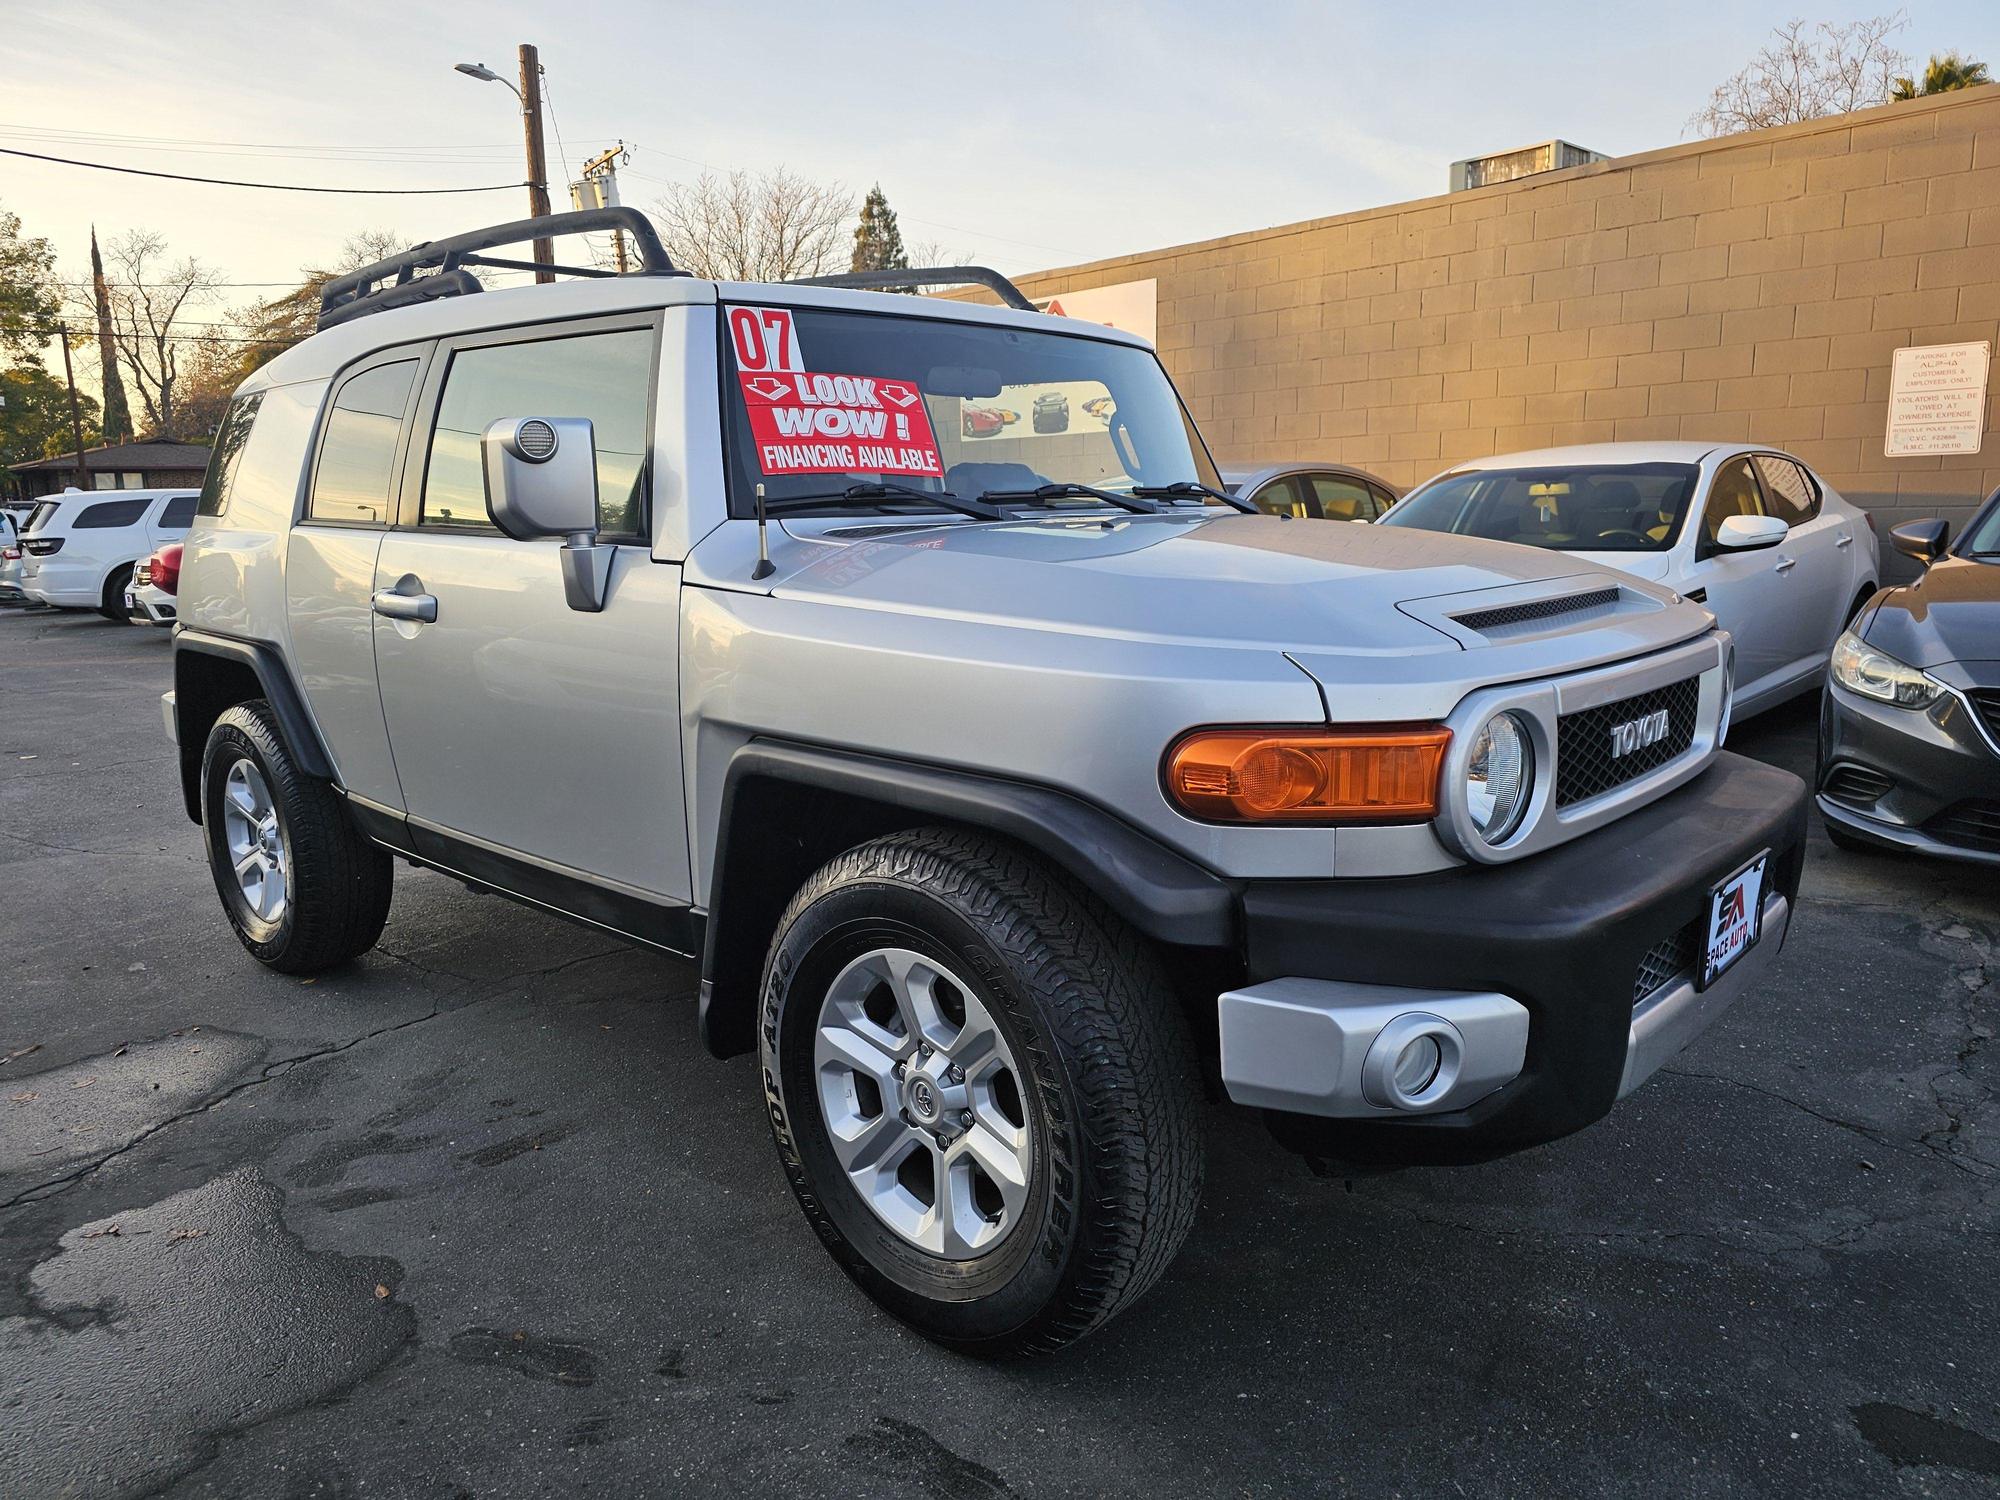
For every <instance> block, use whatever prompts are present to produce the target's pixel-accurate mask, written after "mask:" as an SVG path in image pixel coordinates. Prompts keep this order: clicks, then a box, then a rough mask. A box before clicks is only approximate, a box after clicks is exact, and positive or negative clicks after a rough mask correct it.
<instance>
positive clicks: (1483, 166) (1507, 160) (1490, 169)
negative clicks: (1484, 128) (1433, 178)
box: [1451, 141, 1611, 193]
mask: <svg viewBox="0 0 2000 1500" xmlns="http://www.w3.org/2000/svg"><path fill="white" fill-rule="evenodd" d="M1609 160H1611V158H1610V157H1608V156H1606V155H1605V154H1604V153H1603V152H1602V151H1592V150H1590V149H1588V148H1587V147H1584V146H1579V145H1577V144H1576V143H1575V142H1573V141H1543V142H1541V143H1540V144H1538V145H1534V146H1524V147H1523V148H1522V149H1521V150H1519V151H1503V152H1502V153H1500V155H1498V156H1475V157H1472V158H1471V159H1470V160H1467V161H1455V162H1453V163H1452V164H1451V190H1452V191H1453V192H1454V193H1462V192H1464V191H1465V190H1466V189H1467V188H1476V187H1491V186H1492V185H1493V184H1494V183H1496V182H1512V181H1514V180H1515V179H1516V178H1518V177H1533V176H1534V175H1535V174H1536V173H1537V172H1560V171H1561V170H1562V169H1563V168H1564V167H1580V166H1582V165H1583V164H1584V163H1586V162H1593V161H1609Z"/></svg>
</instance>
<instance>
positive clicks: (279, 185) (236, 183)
mask: <svg viewBox="0 0 2000 1500" xmlns="http://www.w3.org/2000/svg"><path fill="white" fill-rule="evenodd" d="M0 156H24V157H26V158H27V159H28V160H30V161H49V162H55V163H57V164H58V165H60V166H65V167H89V168H91V169H93V170H95V171H99V172H123V173H125V174H126V175H127V176H130V177H164V178H166V179H168V180H169V181H172V182H206V183H210V184H212V185H214V186H216V187H244V188H263V189H266V190H267V191H270V192H274V193H353V194H364V195H378V196H384V197H403V196H408V195H413V194H434V193H511V192H513V191H514V190H515V189H516V188H522V187H526V186H527V184H526V183H524V182H499V183H493V184H491V185H489V186H487V187H448V188H350V187H307V186H303V185H301V184H299V183H294V182H243V181H240V180H239V179H237V178H233V177H194V176H190V175H189V174H188V173H186V172H149V171H147V170H146V169H145V168H143V167H114V166H112V165H111V163H109V162H103V161H78V160H77V159H75V158H74V157H69V156H44V155H43V154H42V153H41V152H39V151H17V150H16V149H14V148H13V147H12V146H0Z"/></svg>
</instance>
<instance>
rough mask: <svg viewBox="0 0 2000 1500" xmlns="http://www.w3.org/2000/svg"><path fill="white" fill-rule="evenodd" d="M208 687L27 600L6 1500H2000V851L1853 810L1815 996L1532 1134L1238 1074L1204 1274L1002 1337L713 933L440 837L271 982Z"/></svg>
mask: <svg viewBox="0 0 2000 1500" xmlns="http://www.w3.org/2000/svg"><path fill="white" fill-rule="evenodd" d="M168 679H169V666H168V642H167V640H166V637H165V635H164V633H162V632H157V631H151V630H144V629H138V628H132V627H125V626H114V625H109V624H106V623H104V622H103V621H101V620H99V619H98V618H97V617H96V616H95V615H66V616H62V617H59V618H58V617H51V616H48V615H29V614H23V613H20V612H17V611H0V1059H4V1062H0V1265H4V1270H5V1275H4V1278H0V1492H4V1493H6V1494H8V1495H16V1494H18V1495H24V1496H25V1495H72V1494H73V1495H137V1494H166V1495H175V1496H196V1495H258V1496H263V1495H282V1496H312V1495H338V1496H346V1495H364V1494H365V1495H371V1496H372V1495H382V1496H410V1497H430V1496H436V1497H458V1496H500V1495H506V1496H516V1495H536V1494H567V1493H571V1492H575V1491H578V1490H583V1489H586V1488H588V1489H593V1490H597V1491H600V1492H608V1493H614V1494H672V1495H710V1494H714V1495H722V1494H730V1495H735V1494H742V1493H757V1492H770V1493H779V1494H826V1493H838V1494H857V1495H885V1496H927V1497H939V1500H955V1497H993V1496H1006V1495H1021V1496H1030V1495H1058V1494H1091V1495H1096V1494H1109V1495H1144V1496H1147V1497H1156V1496H1164V1495H1179V1494H1193V1495H1213V1494H1225V1493H1226V1494H1244V1495H1266V1494H1269V1495H1290V1494H1297V1493H1326V1494H1344V1493H1355V1494H1370V1495H1374V1494H1394V1493H1422V1494H1435V1493H1466V1494H1475V1493H1477V1494H1485V1495H1546V1494H1577V1493H1592V1494H1623V1493H1645V1494H1657V1493H1662V1492H1665V1493H1673V1494H1677V1495H1702V1496H1711V1495H1712V1496H1735V1495H1765V1494H1810V1495H1814V1496H1825V1495H1869V1496H1881V1495H1938V1496H1971V1495H1981V1496H1991V1495H1993V1494H1994V1493H1995V1492H1996V1490H2000V1243H1996V1240H1997V1239H2000V1099H1996V1092H1995V1090H1996V1084H2000V1067H1996V1056H2000V1049H1996V1047H1995V1045H1994V1043H1993V1041H1992V1037H1993V1032H1994V1027H1995V1023H1996V1014H1995V997H1996V995H2000V986H1995V985H1994V984H1993V983H1992V978H1993V975H1994V973H1995V966H1996V962H2000V960H1996V956H1995V949H1994V945H1995V941H1996V938H2000V882H1995V881H1994V880H1993V879H1992V877H1991V875H1990V873H1988V874H1983V875H1982V874H1981V873H1979V872H1977V871H1973V870H1969V869H1960V868H1957V867H1951V866H1945V865H1939V864H1928V863H1916V862H1907V861H1902V860H1897V859H1892V858H1876V857H1870V856H1857V855H1847V854H1842V853H1838V852H1836V851H1834V850H1833V849H1832V848H1831V846H1830V845H1828V844H1827V843H1826V842H1825V841H1824V838H1823V835H1821V834H1820V833H1819V831H1818V829H1817V827H1815V832H1814V841H1813V846H1812V850H1811V854H1810V857H1809V860H1808V863H1807V868H1806V878H1805V892H1804V897H1803V899H1802V901H1801V905H1800V910H1799V913H1798V916H1797V919H1796V923H1795V926H1794V928H1793V932H1792V936H1791V939H1790V941H1789V944H1788V946H1787V951H1786V953H1785V957H1784V962H1783V964H1782V966H1781V967H1780V969H1779V974H1778V979H1777V982H1776V983H1775V984H1774V985H1773V987H1772V988H1771V989H1770V990H1768V991H1767V992H1765V993H1762V994H1759V995H1756V996H1754V997H1752V998H1750V999H1748V1000H1746V1001H1745V1002H1744V1003H1742V1004H1741V1005H1739V1006H1738V1007H1737V1008H1736V1010H1735V1011H1733V1012H1732V1013H1731V1014H1730V1015H1729V1016H1727V1017H1726V1018H1725V1019H1724V1020H1723V1021H1722V1023H1721V1024H1719V1025H1718V1026H1717V1027H1716V1028H1715V1029H1713V1030H1712V1031H1710V1033H1709V1034H1708V1035H1706V1036H1705V1037H1703V1038H1702V1039H1701V1040H1700V1041H1699V1042H1698V1043H1697V1044H1696V1045H1695V1046H1694V1047H1693V1048H1691V1049H1690V1050H1689V1051H1688V1052H1687V1053H1685V1054H1684V1055H1683V1056H1682V1057H1681V1058H1679V1059H1678V1060H1677V1061H1676V1062H1675V1063H1673V1064H1672V1065H1670V1067H1669V1069H1668V1070H1667V1071H1666V1072H1664V1073H1663V1074H1661V1075H1659V1076H1658V1077H1656V1078H1655V1079H1654V1080H1653V1081H1652V1082H1650V1083H1649V1084H1648V1085H1647V1086H1646V1087H1645V1088H1643V1089H1642V1090H1640V1091H1639V1093H1638V1094H1636V1095H1635V1096H1634V1097H1633V1098H1632V1099H1631V1100H1629V1101H1628V1102H1627V1103H1626V1104H1625V1105H1624V1107H1622V1108H1621V1109H1619V1110H1618V1111H1616V1112H1615V1113H1614V1114H1613V1115H1612V1116H1611V1118H1609V1119H1608V1120H1606V1121H1605V1122H1603V1123H1602V1124H1600V1125H1598V1126H1597V1127H1596V1128H1594V1129H1592V1130H1590V1131H1587V1132H1585V1133H1583V1134H1582V1135H1580V1136H1576V1137H1573V1138H1571V1139H1570V1140H1567V1141H1562V1142H1559V1143H1557V1144H1555V1145H1553V1146H1549V1147H1545V1148H1542V1149H1541V1150H1538V1151H1535V1152H1532V1153H1529V1154H1526V1155H1523V1156H1519V1157H1515V1158H1512V1159H1510V1160H1508V1161H1503V1162H1498V1163H1494V1164H1492V1165H1489V1166H1483V1167H1472V1168H1457V1169H1451V1170H1437V1171H1410V1172H1405V1173H1401V1174H1396V1175H1390V1176H1381V1177H1369V1178H1358V1179H1353V1180H1347V1179H1343V1178H1340V1177H1321V1176H1316V1175H1314V1173H1313V1172H1312V1171H1311V1170H1310V1169H1309V1168H1308V1166H1307V1165H1306V1164H1305V1163H1303V1162H1302V1161H1300V1160H1298V1159H1297V1158H1294V1157H1291V1156H1289V1155H1287V1154H1285V1153H1283V1152H1281V1151H1279V1150H1278V1149H1277V1148H1275V1147H1274V1146H1272V1145H1271V1144H1269V1143H1268V1141H1267V1139H1266V1138H1265V1136H1264V1134H1263V1132H1262V1129H1261V1127H1260V1126H1258V1125H1257V1124H1256V1123H1255V1122H1254V1121H1251V1120H1249V1119H1247V1118H1245V1117H1242V1116H1240V1115H1236V1114H1233V1113H1231V1112H1229V1111H1227V1110H1225V1109H1223V1108H1221V1107H1216V1108H1212V1109H1211V1110H1210V1111H1209V1115H1208V1124H1209V1127H1210V1128H1209V1140H1210V1145H1209V1190H1208V1196H1207V1200H1206V1204H1205V1207H1204V1209H1203V1213H1202V1217H1201V1221H1200V1224H1199V1226H1198V1227H1197V1229H1196V1231H1195V1233H1194V1236H1193V1238H1192V1239H1191V1241H1190V1242H1189V1244H1188V1246H1187V1249H1186V1251H1185V1252H1184V1253H1183V1255H1182V1256H1181V1258H1180V1260H1179V1261H1178V1262H1177V1264H1176V1266H1175V1267H1174V1269H1173V1270H1172V1271H1171V1272H1170V1273H1169V1275H1168V1277H1167V1279H1166V1280H1165V1282H1164V1283H1163V1284H1162V1285H1161V1286H1160V1287H1159V1288H1158V1289H1156V1290H1155V1291H1154V1292H1153V1294H1152V1295H1151V1296H1150V1297H1148V1298H1147V1299H1146V1300H1145V1301H1144V1302H1143V1303H1142V1304H1141V1305H1139V1306H1138V1307H1137V1308H1136V1309H1134V1310H1133V1311H1132V1312H1131V1313H1129V1314H1128V1315H1126V1316H1125V1317H1123V1318H1121V1319H1120V1320H1119V1321H1117V1322H1116V1323H1114V1324H1112V1325H1111V1326H1110V1327H1109V1328H1107V1329H1105V1330H1104V1331H1102V1332H1101V1333H1100V1334H1098V1335H1097V1336H1096V1337H1094V1338H1093V1339H1091V1340H1090V1341H1088V1342H1087V1343H1085V1344H1084V1345H1082V1346H1080V1347H1078V1348H1077V1349H1075V1350H1073V1351H1071V1352H1070V1353H1069V1354H1067V1355H1065V1356H1063V1357H1059V1358H1057V1359H1054V1360H1049V1361H1044V1362H1041V1363H1036V1364H1025V1365H1022V1364H1013V1365H982V1364H977V1363H971V1362H968V1361H966V1360H963V1359H960V1358H957V1357H955V1356H952V1355H949V1354H945V1353H942V1352H940V1351H938V1350H936V1349H934V1348H932V1347H930V1346H928V1345H927V1344H925V1343H923V1342H922V1341H921V1340H919V1339H917V1338H915V1337H913V1336H912V1335H910V1334H909V1333H907V1332H905V1331H904V1330H902V1329H901V1328H900V1327H899V1326H897V1325H895V1324H893V1323H892V1322H890V1321H888V1320H887V1319H886V1318H884V1317H882V1316H880V1315H878V1314H877V1313H876V1312H874V1311H873V1309H872V1308H871V1306H870V1305H869V1304H868V1303H867V1302H865V1301H864V1300H863V1299H862V1298H861V1297H860V1296H859V1295H858V1294H857V1293H856V1292H855V1291H854V1290H853V1289H852V1288H851V1287H850V1286H849V1285H848V1283H847V1282H846V1281H845V1279H844V1278H842V1277H841V1276H840V1275H839V1273H838V1272H837V1271H836V1270H835V1269H834V1267H833V1265H832V1263H831V1262H830V1261H829V1260H828V1259H827V1257H826V1256H825V1255H824V1254H823V1253H822V1252H821V1250H820V1249H819V1247H818V1245H817V1244H816V1243H815V1241H814V1239H813V1237H812V1235H811V1233H810V1231H809V1230H808V1229H807V1227H806V1225H805V1223H804V1221H803V1220H802V1218H801V1216H800V1215H799V1213H798V1211H797V1209H796V1207H795V1206H794V1204H793V1203H792V1200H791V1197H790V1194H789V1193H788V1192H787V1190H786V1188H785V1184H784V1181H783V1179H782V1176H781V1174H780V1172H779V1169H778V1166H777V1162H776V1159H775V1155H774V1153H773V1150H772V1148H771V1145H770V1141H769V1136H768V1132H767V1129H766V1126H765V1123H764V1119H763V1112H762V1106H761V1103H760V1100H759V1095H758V1090H757V1086H756V1077H755V1069H754V1065H753V1064H752V1063H751V1062H750V1061H749V1060H747V1059H742V1060H737V1061H734V1062H730V1063H718V1062H715V1061H713V1060H711V1059H710V1058H708V1057H707V1056H706V1055H705V1054H704V1053H703V1052H702V1050H701V1048H700V1046H699V1044H698V1043H697V1041H696V1038H695V1035H694V1015H693V1012H694V1003H693V994H694V989H695V975H694V972H693V971H692V969H690V968H689V967H688V966H686V965H683V964H679V963H676V962H672V961H669V960H667V959H664V958H661V957H658V956H655V955H651V954H646V953H641V952H638V951H635V950H631V949H626V948H622V947H618V946H616V945H614V944H612V943H611V942H609V941H608V940H607V939H605V938H604V937H603V936H601V935H597V934H593V933H590V932H587V931H584V930H582V929H578V928H574V927H571V926H567V925H565V924H563V923H560V922H557V921H555V920H553V919H549V918H545V917H543V916H541V915H539V914H536V913H533V912H529V911H527V910H525V909H523V908H520V907H516V906H514V905H511V904H509V903H506V902H502V901H499V900H494V899H482V898H478V897H474V896H472V895H469V894H468V893H466V892H465V891H464V890H463V889H462V888H460V887H458V886H457V885H455V884H453V883H452V882H450V881H448V880H445V879H443V878H441V877H439V876H436V875H433V874H430V873H427V872H418V871H412V870H409V869H407V868H403V869H399V870H398V872H397V882H398V884H397V896H396V904H395V909H394V913H393V915H392V916H391V918H390V922H389V928H388V931H387V933H386V935H385V937H384V939H383V943H382V946H381V948H380V949H379V950H378V951H377V952H375V953H374V954H372V955H370V956H369V957H368V958H367V959H365V960H364V961H363V962H361V963H359V964H357V965H355V966H353V967H352V968H350V969H348V970H346V971H343V972H341V973H338V974H335V975H329V976H326V977H324V978H322V979H320V980H318V981H317V982H300V981H299V980H296V979H287V978H284V977H281V976H278V975H274V974H269V973H266V972H265V971H263V970H262V969H260V968H259V967H258V966H257V965H256V964H255V963H253V962H252V961H251V960H250V959H249V958H248V956H247V955H245V954H244V953H243V952H242V950H241V949H240V948H239V947H238V946H237V944H236V941H235V940H234V938H233V937H231V935H230V932H229V929H228V927H227V926H226V924H225V923H224V921H223V918H222V914H221V912H220V910H219V908H218V905H217V902H216V898H215V894H214V890H213V887H212V886H211V884H210V882H209V877H208V874H207V872H206V870H205V869H204V867H203V865H202V862H201V853H200V844H199V840H198V837H197V835H196V832H195V830H194V829H193V827H192V826H191V825H190V824H188V822H187V821H186V819H185V817H184V816H183V814H182V812H181V809H180V800H179V791H178V787H177V785H176V778H175V771H174V762H173V759H172V756H171V753H170V751H169V749H168V747H167V745H166V744H165V742H164V740H163V739H162V737H161V732H160V716H159V710H158V704H157V699H158V694H159V693H160V692H161V691H162V690H164V688H165V687H166V686H167V685H168ZM1812 734H1813V710H1812V707H1811V705H1810V704H1802V705H1798V706H1795V707H1793V708H1789V709H1785V710H1781V711H1779V712H1777V713H1776V714H1773V715H1769V716H1766V718H1765V719H1764V720H1762V721H1759V722H1756V723H1754V724H1752V725H1749V726H1744V727H1743V728H1742V729H1741V730H1740V731H1739V734H1738V736H1737V740H1736V745H1735V748H1738V749H1742V750H1745V751H1747V752H1749V753H1751V754H1756V755H1760V756H1763V757H1765V758H1768V759H1771V760H1773V761H1776V762H1778V763H1780V764H1784V765H1787V766H1790V767H1792V768H1793V769H1795V770H1800V771H1803V770H1805V769H1806V767H1807V765H1808V763H1809V761H1810V758H1811V754H1812Z"/></svg>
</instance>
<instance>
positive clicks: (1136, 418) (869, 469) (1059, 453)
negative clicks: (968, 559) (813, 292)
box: [724, 307, 1217, 516]
mask: <svg viewBox="0 0 2000 1500" xmlns="http://www.w3.org/2000/svg"><path fill="white" fill-rule="evenodd" d="M725 318H726V324H725V327H726V330H727V334H728V338H727V355H726V359H727V362H728V365H729V371H728V375H727V378H726V380H725V387H726V389H725V391H724V407H725V410H726V412H727V426H728V434H729V460H730V464H729V468H730V508H731V511H732V513H733V514H735V515H739V516H748V515H752V514H754V513H755V510H756V502H755V498H754V497H755V492H756V486H757V485H759V484H762V485H763V486H764V493H765V497H766V500H767V502H768V503H769V504H770V505H772V506H774V507H775V506H782V505H784V504H785V503H786V502H788V501H791V502H803V501H805V500H807V499H808V498H812V499H820V498H824V499H826V501H827V504H828V505H829V507H846V508H858V509H867V510H877V509H881V510H926V509H934V508H937V507H933V506H931V505H929V504H927V503H926V502H925V501H924V500H923V499H922V498H921V497H920V496H913V495H909V494H905V493H896V494H891V495H883V494H880V493H877V494H873V495H870V496H868V497H866V498H853V499H843V496H842V492H843V491H844V490H845V489H846V488H847V487H848V486H850V485H855V484H875V483H884V484H887V485H889V486H893V487H894V488H895V489H896V490H898V491H901V490H903V489H904V488H905V487H908V488H910V489H915V490H920V491H928V492H930V493H936V492H938V491H940V490H946V491H949V492H951V493H952V494H954V495H957V496H959V497H961V498H963V499H968V500H971V499H976V498H978V497H979V496H980V495H982V494H986V493H988V492H1007V491H1023V490H1032V489H1035V488H1036V487H1038V486H1040V485H1045V484H1071V485H1076V484H1084V485H1091V486H1093V487H1096V488H1100V489H1105V490H1110V491H1114V492H1117V493H1120V494H1124V493H1126V492H1129V491H1130V490H1132V489H1133V488H1134V487H1136V486H1164V485H1169V484H1174V483H1177V482H1185V481H1193V482H1195V483H1198V484H1205V485H1214V484H1216V483H1217V476H1216V473H1215V468H1214V466H1213V464H1211V463H1210V461H1209V457H1208V453H1207V451H1206V450H1205V449H1204V448H1203V447H1202V445H1201V439H1200V438H1199V437H1198V436H1197V435H1196V433H1195V430H1194V426H1193V424H1192V423H1191V422H1190V421H1189V420H1188V418H1187V414H1186V413H1185V412H1184V411H1183V410H1182V409H1181V404H1180V399H1179V397H1178V396H1176V395H1175V394H1174V388H1173V386H1172V385H1171V384H1170V383H1169V382H1168V380H1167V376H1166V372H1165V371H1164V370H1162V369H1161V368H1160V362H1159V360H1158V359H1157V358H1155V357H1154V355H1153V354H1152V353H1151V351H1149V350H1145V349H1138V348H1133V347H1132V346H1130V345H1127V344H1115V343H1110V342H1106V341H1102V340H1098V339H1091V338H1079V337H1076V336H1074V335H1070V334H1060V333H1040V332H1028V331H1024V330H1021V329H1017V328H1004V327H998V326H995V325H992V324H985V323H954V322H946V321H942V320H939V319H933V318H920V317H892V316H883V315H881V314H875V313H849V312H824V311H817V310H814V309H811V308H780V307H731V308H728V309H726V311H725ZM1062 503H1066V504H1069V503H1077V504H1083V505H1096V504H1099V503H1101V502H1099V501H1097V500H1094V499H1091V498H1090V497H1087V496H1086V497H1083V498H1082V499H1081V500H1075V501H1064V502H1062Z"/></svg>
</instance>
